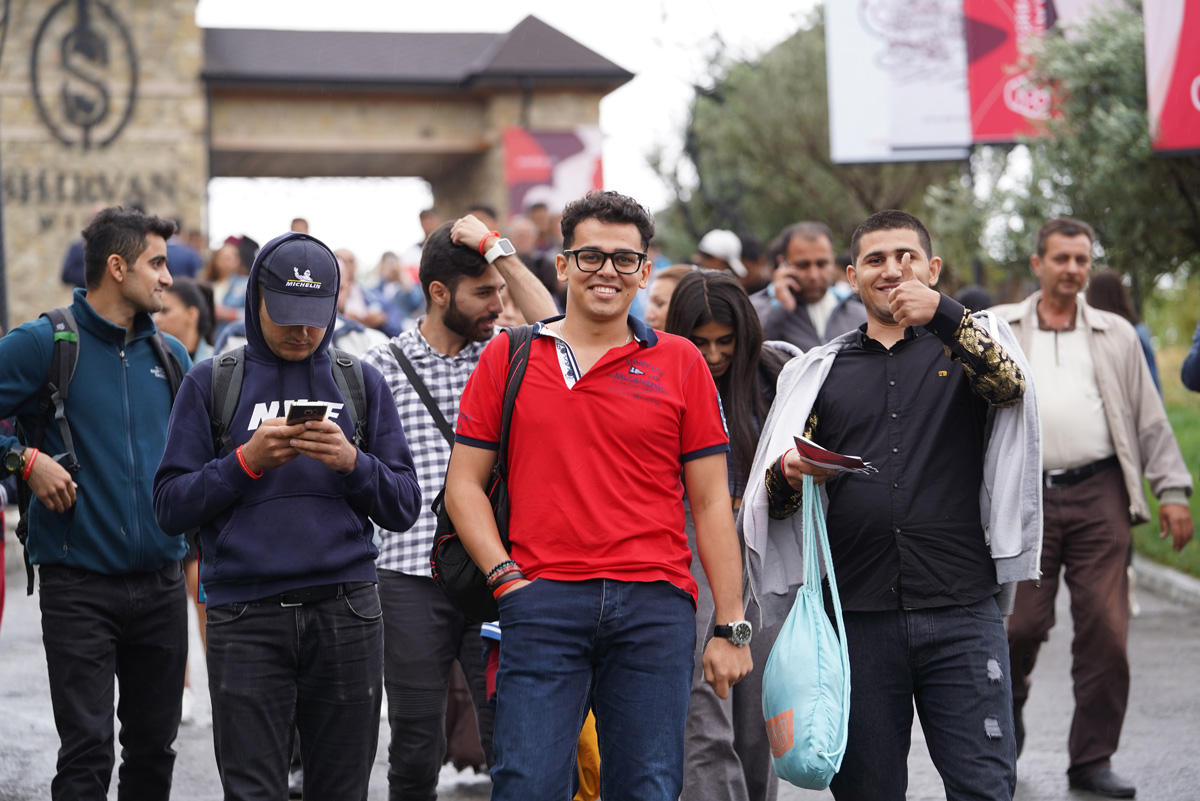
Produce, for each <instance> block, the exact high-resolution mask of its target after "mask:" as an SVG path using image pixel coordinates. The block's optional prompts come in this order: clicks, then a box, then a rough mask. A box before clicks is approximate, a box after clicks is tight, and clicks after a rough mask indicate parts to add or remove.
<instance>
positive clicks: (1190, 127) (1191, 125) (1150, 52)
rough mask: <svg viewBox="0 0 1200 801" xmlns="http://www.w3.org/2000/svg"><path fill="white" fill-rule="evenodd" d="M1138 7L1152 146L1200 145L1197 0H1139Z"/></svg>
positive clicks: (1183, 148)
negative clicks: (1141, 16)
mask: <svg viewBox="0 0 1200 801" xmlns="http://www.w3.org/2000/svg"><path fill="white" fill-rule="evenodd" d="M1142 12H1143V14H1144V15H1145V20H1146V99H1147V102H1148V104H1149V115H1150V138H1151V142H1152V144H1153V147H1154V149H1155V150H1157V151H1160V152H1180V151H1184V152H1186V151H1195V150H1200V47H1197V42H1200V3H1196V2H1188V0H1143V3H1142ZM1184 43H1187V44H1188V45H1189V46H1188V47H1185V46H1184Z"/></svg>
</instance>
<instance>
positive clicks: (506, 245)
mask: <svg viewBox="0 0 1200 801" xmlns="http://www.w3.org/2000/svg"><path fill="white" fill-rule="evenodd" d="M516 252H517V249H516V248H514V247H513V246H512V242H509V241H508V240H507V239H505V238H504V237H500V238H499V239H497V240H496V244H494V245H492V246H491V247H490V248H488V249H487V252H485V253H484V254H483V257H484V258H485V259H487V263H488V264H491V263H492V262H494V261H495V260H496V259H498V258H500V257H501V256H511V255H512V254H514V253H516Z"/></svg>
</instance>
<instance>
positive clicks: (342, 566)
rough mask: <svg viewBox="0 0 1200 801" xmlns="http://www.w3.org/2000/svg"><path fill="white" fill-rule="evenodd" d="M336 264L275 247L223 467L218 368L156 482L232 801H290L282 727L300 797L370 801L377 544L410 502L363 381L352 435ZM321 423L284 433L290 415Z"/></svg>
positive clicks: (270, 247)
mask: <svg viewBox="0 0 1200 801" xmlns="http://www.w3.org/2000/svg"><path fill="white" fill-rule="evenodd" d="M337 290H338V267H337V261H336V260H335V259H334V256H333V253H331V252H330V250H329V248H327V247H326V246H325V245H324V244H323V243H321V242H320V241H318V240H317V239H314V238H313V237H311V236H308V235H307V234H300V233H290V234H285V235H283V236H281V237H278V238H276V239H273V240H272V241H270V242H269V243H267V245H266V246H264V247H263V249H262V250H261V251H260V252H259V254H258V257H257V258H256V259H255V260H254V266H253V267H252V268H251V270H250V278H249V283H248V286H247V289H246V322H247V325H246V334H247V344H246V348H245V376H244V379H243V382H242V385H241V394H240V396H239V398H238V402H237V407H236V410H235V412H234V415H233V419H232V422H231V424H230V427H229V435H230V436H231V437H232V444H233V446H234V447H233V449H232V450H231V451H230V452H228V453H221V452H218V448H217V445H216V443H215V442H214V436H213V431H212V429H211V425H210V419H211V417H212V409H211V408H210V407H211V403H212V401H211V385H212V378H213V373H212V365H213V362H211V361H209V362H203V363H201V364H199V365H197V367H196V368H195V369H194V370H193V371H192V372H190V373H189V374H188V376H187V378H186V379H185V380H184V382H183V386H182V387H181V388H180V391H179V396H178V397H177V398H176V402H175V409H174V411H173V413H172V415H171V423H170V427H169V429H168V432H167V448H166V453H165V455H164V456H163V460H162V463H161V464H160V465H159V468H158V474H157V475H156V476H155V479H154V511H155V514H156V515H157V516H158V521H159V523H160V524H161V525H162V527H163V528H164V529H165V530H166V531H170V532H176V533H178V532H181V531H184V530H186V529H190V528H198V529H199V531H200V537H199V539H200V579H201V581H202V582H203V584H204V590H205V593H206V594H207V596H208V654H207V656H208V673H209V692H210V695H211V697H212V706H213V741H214V744H215V747H216V757H217V768H218V770H219V771H220V774H221V782H222V784H223V785H224V788H225V797H226V798H227V799H243V798H285V797H286V796H287V776H288V761H289V757H290V755H291V751H292V737H293V734H292V732H293V723H295V727H296V728H298V729H299V734H300V747H301V753H302V756H303V761H304V796H305V797H306V798H342V799H365V798H366V797H367V783H368V780H369V779H370V774H371V765H372V763H373V762H374V760H375V748H376V745H377V740H378V735H379V708H380V691H381V685H382V677H383V623H382V619H381V612H380V606H379V596H378V594H377V592H376V590H375V582H376V575H375V557H376V556H377V555H378V551H377V549H376V547H375V545H374V544H373V543H372V541H371V540H372V534H373V532H374V528H373V526H372V525H371V521H372V520H374V521H375V522H376V523H378V524H379V525H381V526H383V527H385V528H389V529H396V530H401V531H403V530H404V529H406V528H408V526H410V525H412V522H413V520H415V519H416V517H417V512H418V510H419V506H420V500H421V495H420V489H419V488H418V486H417V481H416V477H415V474H414V472H413V463H412V457H411V456H410V454H409V450H408V444H407V442H406V441H405V439H404V432H403V430H402V428H401V425H400V418H399V416H398V415H397V413H396V405H395V403H393V402H392V396H391V393H390V392H389V391H388V388H387V385H386V384H385V383H384V380H383V377H382V376H381V375H380V374H379V372H378V371H377V370H375V369H374V368H373V367H370V366H369V365H363V378H364V382H365V389H366V401H367V403H366V406H367V408H366V410H365V424H366V426H365V436H364V438H363V441H362V444H361V447H356V446H355V445H354V443H353V441H352V440H353V434H354V427H353V425H352V423H351V421H350V414H349V412H348V410H347V408H346V405H347V404H348V403H349V400H348V399H345V398H343V397H342V395H341V393H340V392H339V390H338V387H337V383H336V380H335V378H334V375H333V371H332V368H333V365H332V361H331V356H330V354H329V342H330V339H331V338H332V331H333V321H334V317H335V315H336V313H337ZM296 401H309V402H321V403H325V404H327V406H328V414H327V416H326V419H324V420H318V421H308V422H304V423H299V424H295V425H288V424H287V422H286V415H287V410H288V407H289V406H290V405H291V403H292V402H296Z"/></svg>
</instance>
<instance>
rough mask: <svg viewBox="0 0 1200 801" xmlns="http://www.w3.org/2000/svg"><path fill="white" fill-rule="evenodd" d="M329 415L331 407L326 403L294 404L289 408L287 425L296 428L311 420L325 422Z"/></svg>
mask: <svg viewBox="0 0 1200 801" xmlns="http://www.w3.org/2000/svg"><path fill="white" fill-rule="evenodd" d="M328 413H329V406H327V405H326V404H324V403H299V402H297V403H293V404H292V405H291V406H290V407H288V413H287V424H288V425H289V426H294V425H297V424H299V423H305V422H308V421H309V420H312V421H317V420H324V419H325V415H326V414H328Z"/></svg>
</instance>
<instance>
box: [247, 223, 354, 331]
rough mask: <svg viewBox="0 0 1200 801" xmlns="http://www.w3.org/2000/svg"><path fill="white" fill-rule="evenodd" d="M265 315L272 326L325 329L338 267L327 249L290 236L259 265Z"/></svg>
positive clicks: (334, 295)
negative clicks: (305, 326) (272, 323)
mask: <svg viewBox="0 0 1200 801" xmlns="http://www.w3.org/2000/svg"><path fill="white" fill-rule="evenodd" d="M258 281H259V283H260V284H261V285H262V294H263V301H264V302H265V303H266V304H267V313H268V314H270V315H271V321H272V322H274V323H275V324H276V325H308V326H312V327H313V328H327V327H329V325H330V323H332V322H333V316H334V313H335V311H336V309H337V291H338V264H337V259H335V258H334V256H333V253H331V252H330V250H329V248H327V247H325V245H324V244H323V243H322V242H321V241H320V240H318V239H316V238H314V237H311V236H308V235H307V234H293V235H292V237H291V238H290V239H285V240H284V241H283V242H281V243H280V244H279V245H277V246H276V247H275V248H274V249H272V250H271V251H270V252H269V253H267V254H266V256H264V257H263V259H262V264H261V265H259V270H258Z"/></svg>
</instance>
